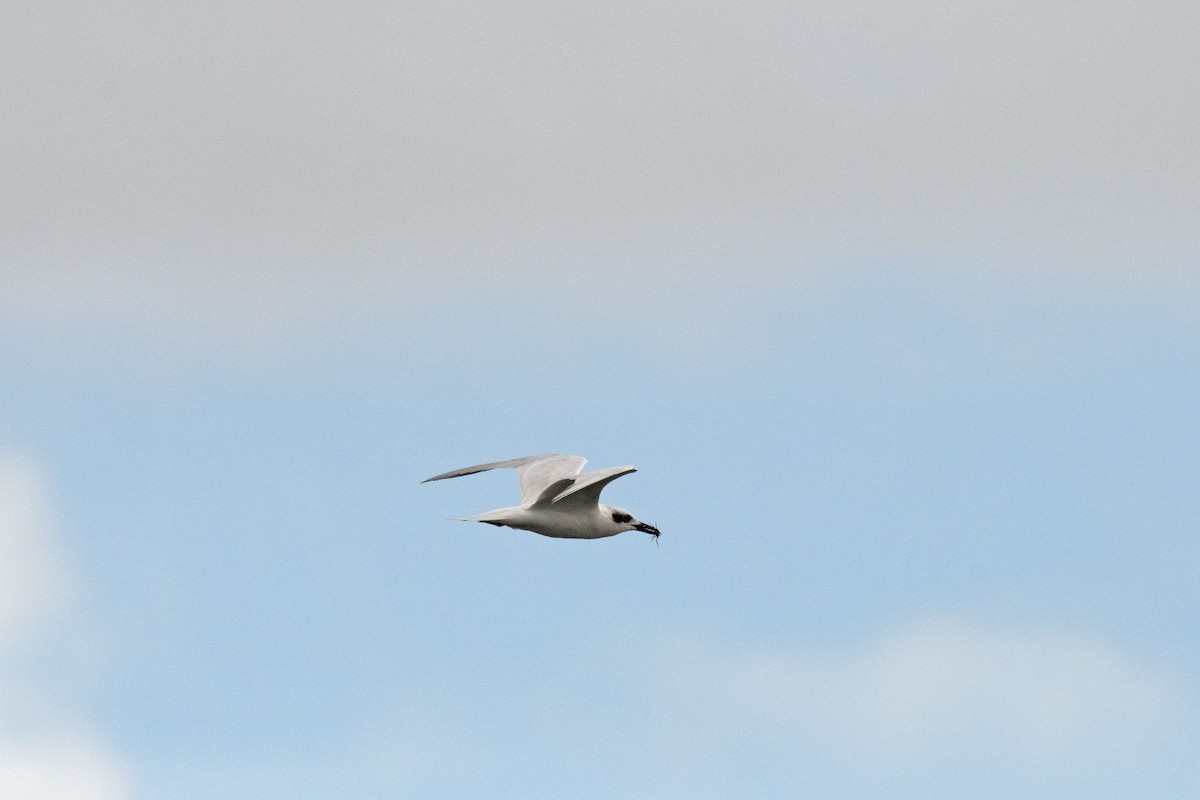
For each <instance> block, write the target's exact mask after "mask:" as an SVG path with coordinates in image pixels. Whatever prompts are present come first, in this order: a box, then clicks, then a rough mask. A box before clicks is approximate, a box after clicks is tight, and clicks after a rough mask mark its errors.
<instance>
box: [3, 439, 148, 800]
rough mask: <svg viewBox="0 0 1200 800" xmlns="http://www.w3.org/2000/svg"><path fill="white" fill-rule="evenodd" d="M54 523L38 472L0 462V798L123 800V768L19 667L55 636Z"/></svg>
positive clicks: (57, 566)
mask: <svg viewBox="0 0 1200 800" xmlns="http://www.w3.org/2000/svg"><path fill="white" fill-rule="evenodd" d="M49 518H50V513H49V507H48V504H47V501H46V497H45V492H44V489H43V481H42V479H41V478H40V475H39V473H38V471H37V470H36V469H34V468H32V467H31V466H29V465H28V464H25V463H21V462H17V461H13V460H11V459H10V460H3V459H0V797H6V798H10V797H11V798H20V800H119V799H120V798H123V797H126V796H127V795H128V792H127V774H126V768H125V766H124V765H123V764H122V763H121V761H120V760H119V759H118V758H117V757H116V756H114V755H113V753H112V752H111V751H110V750H109V749H108V748H106V747H105V746H104V745H103V743H102V742H101V741H100V740H99V739H98V738H97V737H96V736H95V735H94V734H91V733H90V732H88V731H87V729H86V726H84V725H82V724H80V723H79V722H77V721H75V720H73V719H72V718H71V716H70V715H69V714H65V713H63V711H62V710H61V709H59V708H58V707H57V704H56V703H55V702H54V700H53V699H52V698H50V697H46V696H44V695H43V693H42V692H41V691H40V690H39V689H38V681H37V679H36V676H33V675H29V674H27V673H28V672H29V670H27V669H25V668H22V666H21V665H20V658H19V655H20V652H21V651H22V649H23V648H24V647H25V646H26V645H27V644H28V643H29V640H31V639H39V640H40V639H47V638H50V637H52V635H53V632H54V627H55V624H56V620H55V614H56V612H58V611H60V610H61V608H62V602H63V600H64V597H65V594H66V589H67V585H66V584H67V581H66V574H65V571H64V570H63V568H62V566H61V557H60V556H59V554H58V553H57V552H56V548H55V546H54V544H53V537H52V535H51V524H50V521H49Z"/></svg>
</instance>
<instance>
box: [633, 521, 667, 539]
mask: <svg viewBox="0 0 1200 800" xmlns="http://www.w3.org/2000/svg"><path fill="white" fill-rule="evenodd" d="M633 529H634V530H635V531H641V532H642V533H648V534H650V535H651V536H653V537H654V538H655V539H656V540H657V539H658V537H659V536H662V531H660V530H659V529H658V528H656V527H654V526H653V525H650V524H649V523H646V522H639V523H638V524H637V525H634V526H633Z"/></svg>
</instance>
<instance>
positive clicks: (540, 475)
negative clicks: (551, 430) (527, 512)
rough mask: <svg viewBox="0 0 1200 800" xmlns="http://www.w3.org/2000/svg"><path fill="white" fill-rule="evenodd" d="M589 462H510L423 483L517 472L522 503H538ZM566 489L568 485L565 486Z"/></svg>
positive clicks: (559, 458)
mask: <svg viewBox="0 0 1200 800" xmlns="http://www.w3.org/2000/svg"><path fill="white" fill-rule="evenodd" d="M586 463H587V459H586V458H583V457H582V456H568V455H543V456H525V457H524V458H510V459H508V460H507V461H492V462H490V463H488V464H476V465H475V466H473V467H463V468H461V469H456V470H451V471H450V472H443V473H442V474H441V475H434V476H433V477H432V478H426V479H425V480H423V481H421V483H429V482H430V481H442V480H445V479H447V478H461V477H463V476H464V475H474V474H475V473H477V472H487V471H488V470H490V469H513V468H515V469H516V470H517V483H518V484H519V485H520V487H521V503H522V504H525V503H533V502H536V501H537V499H538V497H539V496H540V495H541V494H542V492H543V491H545V490H546V488H547V487H548V486H550V485H551V484H553V483H555V482H556V481H561V480H564V479H571V478H574V477H575V476H576V475H578V474H579V471H580V470H581V469H583V465H584V464H586ZM564 485H565V484H564Z"/></svg>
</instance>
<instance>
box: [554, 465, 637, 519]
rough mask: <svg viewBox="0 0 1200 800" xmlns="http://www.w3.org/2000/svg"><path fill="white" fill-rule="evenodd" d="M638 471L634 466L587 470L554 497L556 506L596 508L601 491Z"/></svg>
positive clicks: (563, 507)
mask: <svg viewBox="0 0 1200 800" xmlns="http://www.w3.org/2000/svg"><path fill="white" fill-rule="evenodd" d="M631 472H637V470H636V469H635V468H634V467H628V466H626V467H610V468H609V469H598V470H596V471H595V472H587V473H584V474H583V475H580V476H579V477H578V478H576V479H575V482H574V483H573V484H571V485H570V486H568V487H567V488H566V489H564V490H563V491H562V492H560V493H559V495H558V496H557V497H555V498H554V506H555V507H557V508H562V509H564V510H566V509H573V508H578V509H584V508H595V507H596V506H597V505H598V504H599V503H600V492H602V491H604V487H605V486H608V485H609V484H610V483H612V482H613V481H615V480H616V479H617V478H619V477H621V476H622V475H628V474H629V473H631Z"/></svg>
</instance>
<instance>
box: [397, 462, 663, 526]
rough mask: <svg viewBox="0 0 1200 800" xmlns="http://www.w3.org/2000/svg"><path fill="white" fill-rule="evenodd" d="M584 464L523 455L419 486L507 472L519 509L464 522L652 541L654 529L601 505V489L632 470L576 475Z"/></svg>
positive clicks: (455, 472) (445, 474) (446, 474)
mask: <svg viewBox="0 0 1200 800" xmlns="http://www.w3.org/2000/svg"><path fill="white" fill-rule="evenodd" d="M586 463H587V459H586V458H583V457H582V456H565V455H547V456H526V457H525V458H512V459H509V460H508V461H493V462H492V463H490V464H476V465H475V466H473V467H463V468H462V469H456V470H452V471H450V472H443V473H442V474H441V475H434V476H433V477H432V478H426V479H425V480H423V481H421V483H429V482H430V481H440V480H445V479H446V478H460V477H462V476H463V475H474V474H475V473H476V472H486V471H487V470H489V469H502V468H507V467H512V468H515V469H516V470H517V482H518V483H519V484H520V486H521V505H519V506H513V507H511V508H498V509H496V510H495V511H488V512H485V513H483V514H476V515H475V516H473V517H467V518H466V519H464V520H463V521H464V522H469V521H472V520H473V521H475V522H486V523H487V524H488V525H507V526H508V527H510V528H519V529H520V530H523V531H533V532H534V533H540V534H541V535H542V536H552V537H554V538H556V539H603V538H604V537H605V536H616V535H617V534H618V533H623V532H625V531H641V532H642V533H648V534H650V535H651V536H653V537H654V538H655V539H657V538H658V536H659V530H658V528H656V527H654V526H653V525H648V524H646V523H645V522H639V521H638V520H637V519H635V518H634V516H633V515H632V514H630V513H629V512H628V511H626V510H625V509H623V508H615V507H613V506H606V505H602V504H601V503H600V492H601V491H602V490H603V489H604V487H605V486H607V485H608V484H610V483H612V482H613V481H615V480H616V479H617V478H619V477H621V476H622V475H628V474H629V473H631V472H637V470H636V469H634V468H633V467H611V468H609V469H598V470H596V471H594V472H585V473H583V474H580V470H582V469H583V465H584V464H586Z"/></svg>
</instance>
